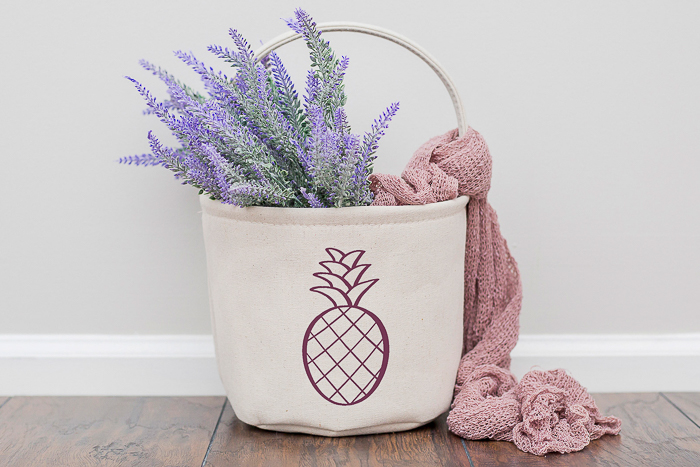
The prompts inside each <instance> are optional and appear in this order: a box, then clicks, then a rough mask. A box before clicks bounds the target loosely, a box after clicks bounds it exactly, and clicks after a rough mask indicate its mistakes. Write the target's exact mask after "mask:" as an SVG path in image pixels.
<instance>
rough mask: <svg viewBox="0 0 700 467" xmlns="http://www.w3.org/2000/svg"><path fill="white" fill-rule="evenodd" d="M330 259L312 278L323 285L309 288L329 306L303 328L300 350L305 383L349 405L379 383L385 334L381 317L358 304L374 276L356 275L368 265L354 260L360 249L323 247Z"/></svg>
mask: <svg viewBox="0 0 700 467" xmlns="http://www.w3.org/2000/svg"><path fill="white" fill-rule="evenodd" d="M326 252H327V253H328V255H329V256H330V258H331V259H330V260H327V261H321V262H320V263H319V264H320V265H321V266H322V267H323V268H324V269H325V272H317V273H315V274H314V276H315V277H318V278H319V279H322V280H324V281H325V282H326V283H327V285H325V286H318V287H312V288H311V289H310V290H311V291H313V292H317V293H320V294H321V295H324V296H325V297H326V298H328V300H330V301H331V303H332V305H333V306H332V307H331V308H329V309H327V310H325V311H323V312H322V313H321V314H319V315H318V316H316V318H314V320H313V321H311V324H309V327H308V328H307V330H306V333H305V335H304V340H303V348H302V355H303V359H304V369H305V370H306V375H307V376H308V378H309V381H310V382H311V385H312V386H313V387H314V389H316V391H317V392H318V393H319V394H320V395H321V396H322V397H323V398H324V399H326V400H327V401H329V402H332V403H333V404H336V405H354V404H359V403H360V402H362V401H364V400H366V399H367V398H368V397H369V396H371V395H372V393H373V392H374V391H375V390H376V389H377V387H378V386H379V383H381V381H382V378H383V377H384V373H385V372H386V368H387V365H388V363H389V337H388V335H387V332H386V328H385V327H384V324H383V323H382V322H381V320H380V319H379V318H378V317H377V315H375V314H374V313H372V312H371V311H369V310H367V309H365V308H363V307H361V306H360V301H361V299H362V297H363V296H364V295H365V294H366V293H367V292H368V291H369V290H370V289H371V288H372V286H374V284H376V283H377V282H378V281H379V279H369V280H364V281H363V280H362V279H363V276H364V274H365V272H366V271H367V269H369V267H370V266H371V264H360V259H361V258H362V256H363V255H364V254H365V251H364V250H354V251H351V252H349V253H344V252H342V251H340V250H338V249H337V248H326Z"/></svg>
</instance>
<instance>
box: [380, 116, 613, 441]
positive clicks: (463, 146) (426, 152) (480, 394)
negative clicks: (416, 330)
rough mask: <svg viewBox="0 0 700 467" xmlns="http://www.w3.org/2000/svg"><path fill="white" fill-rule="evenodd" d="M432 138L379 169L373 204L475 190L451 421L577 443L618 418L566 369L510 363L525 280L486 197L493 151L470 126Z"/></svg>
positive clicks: (465, 432) (459, 430)
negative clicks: (392, 171) (518, 368)
mask: <svg viewBox="0 0 700 467" xmlns="http://www.w3.org/2000/svg"><path fill="white" fill-rule="evenodd" d="M458 135H459V132H458V131H457V130H452V131H449V132H448V133H446V134H444V135H441V136H437V137H435V138H432V139H431V140H430V141H428V142H427V143H425V144H424V145H423V146H421V147H420V148H419V149H418V150H417V151H416V153H415V154H414V155H413V157H412V158H411V160H410V161H409V163H408V165H407V166H406V168H405V169H404V171H403V173H402V175H401V177H397V176H395V175H385V174H373V175H371V176H370V180H371V189H372V192H373V193H374V196H375V198H374V202H373V203H372V204H373V205H376V206H397V205H407V204H428V203H436V202H439V201H444V200H449V199H454V198H456V197H457V196H460V195H468V196H469V197H470V199H469V204H468V205H467V238H466V258H465V271H464V340H463V348H462V354H463V356H462V360H461V362H460V366H459V371H458V373H457V382H456V386H455V389H456V391H455V394H456V395H455V398H454V401H453V403H452V409H451V411H450V413H449V416H448V417H447V425H448V427H449V429H450V430H451V431H452V432H453V433H455V434H457V435H459V436H461V437H463V438H467V439H484V438H491V439H495V440H505V441H512V442H513V443H515V445H516V446H517V447H518V448H519V449H521V450H523V451H525V452H529V453H532V454H536V455H544V454H546V453H548V452H560V453H567V452H572V451H580V450H581V449H583V448H584V447H585V446H586V445H587V444H588V443H589V442H590V441H591V440H594V439H597V438H600V437H601V436H603V435H604V434H618V433H619V432H620V426H621V422H620V420H619V419H617V418H615V417H603V416H602V415H601V413H600V411H599V410H598V407H596V404H595V402H594V401H593V399H592V398H591V396H590V395H589V394H588V392H587V391H586V389H585V388H584V387H583V386H581V385H580V384H579V383H578V382H577V381H576V380H575V379H573V378H572V377H571V376H569V375H568V374H567V373H566V372H565V371H564V370H561V369H560V370H553V371H542V370H532V371H530V372H529V373H527V374H526V375H525V376H524V377H523V378H522V380H521V381H520V382H519V383H518V382H517V380H516V378H515V376H513V374H512V373H511V372H510V371H509V367H510V352H511V350H513V348H514V347H515V344H516V343H517V341H518V331H519V314H520V305H521V302H522V286H521V282H520V273H519V271H518V266H517V264H516V262H515V260H514V259H513V257H512V256H511V255H510V251H509V250H508V245H507V244H506V240H505V239H504V238H503V237H502V236H501V232H500V228H499V225H498V219H497V217H496V212H495V211H494V210H493V208H492V207H491V205H490V204H489V203H488V202H487V200H486V195H487V193H488V191H489V188H490V185H491V155H490V153H489V150H488V147H487V146H486V142H485V141H484V139H483V138H482V136H481V135H480V134H479V133H477V132H476V131H474V130H473V129H472V128H469V129H468V130H467V132H466V134H465V135H464V136H463V137H459V136H458Z"/></svg>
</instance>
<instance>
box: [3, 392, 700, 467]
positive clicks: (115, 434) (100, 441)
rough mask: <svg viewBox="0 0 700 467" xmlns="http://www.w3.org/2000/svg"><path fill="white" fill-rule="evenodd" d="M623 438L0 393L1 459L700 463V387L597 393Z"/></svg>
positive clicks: (199, 401) (72, 462) (134, 464)
mask: <svg viewBox="0 0 700 467" xmlns="http://www.w3.org/2000/svg"><path fill="white" fill-rule="evenodd" d="M595 399H596V401H597V402H598V406H599V407H600V409H601V411H602V412H603V413H604V414H614V415H616V416H618V417H620V418H622V420H623V428H622V430H623V431H622V434H621V435H620V436H605V437H603V438H601V439H599V440H597V441H593V442H592V443H591V444H590V445H589V446H588V447H586V448H585V449H584V450H583V451H581V452H578V453H573V454H567V455H559V454H550V455H547V456H546V457H536V456H533V455H529V454H525V453H522V452H520V451H518V450H517V449H516V448H515V447H514V446H513V445H512V444H510V443H505V442H496V441H463V440H462V439H460V438H458V437H456V436H454V435H452V434H451V433H449V432H448V431H447V428H446V425H445V416H443V417H441V418H440V419H439V420H438V421H436V422H433V423H431V424H430V425H427V426H425V427H423V428H419V429H416V430H413V431H409V432H403V433H396V434H393V433H392V434H385V435H375V436H358V437H349V438H323V437H316V436H306V435H290V434H282V433H275V432H268V431H263V430H259V429H256V428H252V427H249V426H247V425H244V424H243V423H241V422H240V421H238V419H237V418H236V416H235V414H234V413H233V410H232V409H231V406H230V405H229V404H228V403H227V402H225V399H224V398H223V397H10V398H7V397H0V466H2V467H5V466H11V467H22V466H32V467H35V466H42V467H43V466H51V467H54V466H129V467H141V466H143V467H146V466H148V467H151V466H163V467H166V466H167V467H175V466H202V465H206V466H238V465H242V466H248V465H260V466H284V465H294V466H297V465H303V466H341V465H348V466H371V465H381V466H460V465H463V466H474V467H486V466H519V467H528V466H542V465H553V466H567V467H576V466H594V465H600V466H634V467H647V466H652V467H653V466H660V467H685V466H688V467H700V394H697V393H692V394H690V393H683V394H682V393H675V394H674V393H666V394H660V393H648V394H598V395H596V396H595Z"/></svg>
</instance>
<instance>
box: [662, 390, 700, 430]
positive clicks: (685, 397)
mask: <svg viewBox="0 0 700 467" xmlns="http://www.w3.org/2000/svg"><path fill="white" fill-rule="evenodd" d="M663 395H664V396H665V397H666V398H667V399H668V400H669V401H671V403H672V404H673V405H675V406H676V407H677V408H678V410H680V411H681V412H683V413H684V414H685V415H686V416H687V417H688V418H689V419H691V420H692V421H693V423H695V424H696V425H698V426H700V393H697V392H665V393H664V394H663Z"/></svg>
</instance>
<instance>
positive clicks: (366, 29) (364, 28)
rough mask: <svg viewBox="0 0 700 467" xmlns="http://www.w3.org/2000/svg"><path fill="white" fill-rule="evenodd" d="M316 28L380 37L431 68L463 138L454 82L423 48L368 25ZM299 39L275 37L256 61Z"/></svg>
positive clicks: (463, 126) (464, 125)
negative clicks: (447, 96) (407, 51)
mask: <svg viewBox="0 0 700 467" xmlns="http://www.w3.org/2000/svg"><path fill="white" fill-rule="evenodd" d="M316 28H317V29H318V30H319V31H325V32H336V31H344V32H359V33H362V34H367V35H370V36H376V37H381V38H382V39H386V40H388V41H391V42H394V43H395V44H398V45H400V46H402V47H404V48H406V49H408V50H409V51H411V52H413V53H414V54H415V55H417V56H418V57H419V58H421V59H422V60H423V61H424V62H425V63H427V64H428V66H429V67H430V68H432V70H433V71H434V72H435V74H436V75H438V77H439V78H440V81H442V84H444V85H445V88H447V92H448V93H449V95H450V99H452V105H453V106H454V109H455V114H456V116H457V127H458V128H459V134H460V136H464V134H465V133H466V131H467V121H466V119H465V118H464V108H463V107H462V99H461V98H460V97H459V93H457V87H456V86H455V83H454V81H452V78H450V75H448V74H447V71H445V69H444V68H443V67H442V66H440V64H439V63H438V61H437V60H435V57H433V56H432V55H430V54H429V53H428V52H427V51H426V50H425V49H424V48H423V47H421V46H420V45H418V44H416V43H415V42H413V41H412V40H410V39H408V38H407V37H404V36H402V35H401V34H398V33H396V32H394V31H390V30H388V29H384V28H380V27H378V26H371V25H369V24H362V23H350V22H345V21H338V22H332V23H321V24H318V25H317V26H316ZM300 37H301V34H297V33H295V32H294V31H288V32H286V33H284V34H281V35H279V36H277V37H275V38H274V39H272V40H270V41H269V42H267V43H266V44H264V45H262V46H261V47H260V48H259V49H258V50H256V51H255V53H254V54H255V57H256V58H258V59H259V58H261V57H266V56H267V55H268V54H269V53H270V52H272V51H273V50H275V49H277V48H278V47H281V46H283V45H285V44H288V43H290V42H293V41H295V40H297V39H299V38H300Z"/></svg>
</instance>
